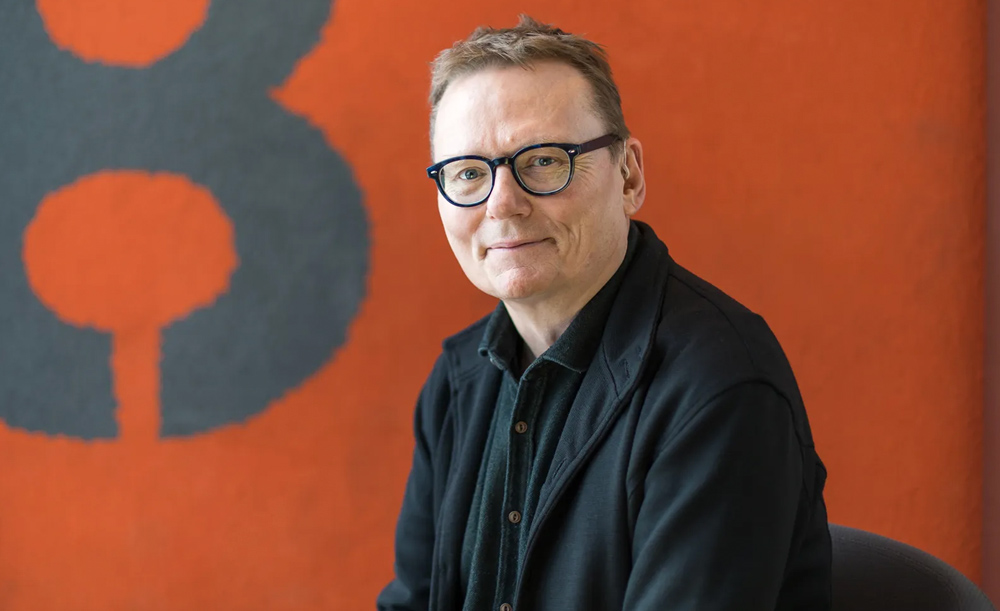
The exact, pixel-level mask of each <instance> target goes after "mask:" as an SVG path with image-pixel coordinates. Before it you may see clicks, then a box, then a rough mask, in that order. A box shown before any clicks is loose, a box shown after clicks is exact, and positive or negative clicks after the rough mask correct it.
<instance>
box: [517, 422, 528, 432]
mask: <svg viewBox="0 0 1000 611" xmlns="http://www.w3.org/2000/svg"><path fill="white" fill-rule="evenodd" d="M527 430H528V423H527V422H525V421H524V420H520V421H518V423H517V424H515V425H514V432H515V433H523V432H525V431H527Z"/></svg>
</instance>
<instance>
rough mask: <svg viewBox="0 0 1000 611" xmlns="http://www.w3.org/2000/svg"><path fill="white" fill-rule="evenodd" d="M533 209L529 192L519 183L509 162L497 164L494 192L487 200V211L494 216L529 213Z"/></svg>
mask: <svg viewBox="0 0 1000 611" xmlns="http://www.w3.org/2000/svg"><path fill="white" fill-rule="evenodd" d="M530 211H531V201H530V200H529V198H528V194H527V193H526V192H525V191H524V189H522V188H521V186H520V185H518V184H517V180H516V179H515V178H514V171H513V169H512V168H511V167H510V165H508V164H503V165H499V166H497V169H496V178H495V182H494V183H493V192H492V193H490V197H489V199H487V200H486V212H487V214H489V215H490V216H491V217H493V218H508V217H511V216H517V215H527V214H528V213H529V212H530Z"/></svg>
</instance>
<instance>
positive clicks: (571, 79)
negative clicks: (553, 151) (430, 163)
mask: <svg viewBox="0 0 1000 611" xmlns="http://www.w3.org/2000/svg"><path fill="white" fill-rule="evenodd" d="M591 99H592V93H591V88H590V85H589V83H588V82H587V81H586V79H585V78H584V77H583V75H581V74H580V73H579V72H578V71H577V70H576V69H575V68H572V67H571V66H569V65H567V64H562V63H558V62H543V63H538V64H535V65H534V66H533V67H532V68H521V67H504V68H491V69H487V70H483V71H480V72H475V73H472V74H470V75H467V76H464V77H461V78H460V79H458V80H456V81H455V82H454V83H452V84H451V85H449V87H448V89H447V90H446V91H445V93H444V96H443V97H442V98H441V101H440V103H439V105H438V112H437V118H436V125H435V129H434V132H435V133H434V134H433V135H432V136H433V140H432V143H433V153H434V157H435V159H446V158H448V157H454V156H459V155H484V156H488V157H499V156H507V155H511V154H513V153H514V152H515V151H517V150H518V149H520V148H522V147H524V146H528V145H531V144H537V143H540V142H571V143H576V142H577V141H580V140H581V138H582V139H584V140H585V139H589V138H594V137H597V136H599V135H600V134H598V133H596V132H598V131H600V129H601V126H602V121H601V119H600V118H599V117H598V115H597V113H596V112H595V111H594V110H593V108H592V106H593V105H592V102H591Z"/></svg>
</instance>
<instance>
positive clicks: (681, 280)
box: [656, 263, 801, 405]
mask: <svg viewBox="0 0 1000 611" xmlns="http://www.w3.org/2000/svg"><path fill="white" fill-rule="evenodd" d="M656 335H657V341H656V343H657V344H658V348H659V349H660V350H661V356H662V357H663V361H662V362H661V365H667V366H669V368H670V369H671V370H673V371H674V372H678V371H682V372H684V378H686V379H687V380H688V381H689V382H690V383H691V384H692V385H693V386H694V388H692V389H691V391H692V392H694V393H695V394H697V395H703V396H702V397H701V398H702V399H708V398H710V396H711V395H712V394H715V393H718V392H721V391H723V390H726V389H727V388H730V387H732V386H735V385H738V384H740V383H743V382H752V381H755V382H764V383H767V384H770V385H771V386H773V387H774V388H775V390H777V391H778V392H779V393H780V394H781V395H783V396H784V397H785V399H787V400H788V401H789V403H790V404H792V405H795V404H798V403H801V399H800V397H799V393H798V388H797V385H796V383H795V378H794V376H793V374H792V370H791V367H790V366H789V364H788V360H787V358H786V357H785V354H784V351H783V350H782V349H781V345H780V344H779V343H778V340H777V338H776V337H775V336H774V333H773V332H772V331H771V329H770V327H769V326H768V325H767V323H766V322H765V321H764V319H763V318H762V317H761V316H760V315H759V314H756V313H755V312H753V311H751V310H750V309H748V308H746V307H745V306H743V305H742V304H741V303H739V302H738V301H736V300H735V299H733V298H732V297H730V296H729V295H727V294H726V293H724V292H722V291H721V290H719V289H718V288H716V287H715V286H713V285H712V284H710V283H709V282H707V281H705V280H704V279H702V278H700V277H698V276H696V275H694V274H693V273H691V272H690V271H688V270H686V269H684V268H683V267H681V266H679V265H677V264H676V263H674V265H673V266H672V268H671V272H670V275H669V277H668V279H667V286H666V290H665V291H664V303H663V309H662V310H661V317H660V321H659V325H658V329H657V334H656Z"/></svg>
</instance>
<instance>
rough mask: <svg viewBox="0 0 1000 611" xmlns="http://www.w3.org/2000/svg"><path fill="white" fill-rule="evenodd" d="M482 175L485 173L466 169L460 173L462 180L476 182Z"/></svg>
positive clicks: (474, 169)
mask: <svg viewBox="0 0 1000 611" xmlns="http://www.w3.org/2000/svg"><path fill="white" fill-rule="evenodd" d="M482 175H483V173H482V172H480V171H479V170H477V169H476V168H466V169H464V170H462V171H461V172H459V173H458V177H459V178H461V179H462V180H476V179H477V178H479V177H480V176H482Z"/></svg>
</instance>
